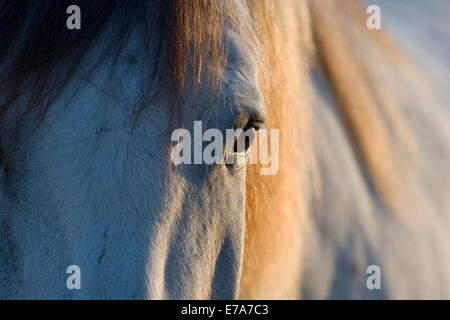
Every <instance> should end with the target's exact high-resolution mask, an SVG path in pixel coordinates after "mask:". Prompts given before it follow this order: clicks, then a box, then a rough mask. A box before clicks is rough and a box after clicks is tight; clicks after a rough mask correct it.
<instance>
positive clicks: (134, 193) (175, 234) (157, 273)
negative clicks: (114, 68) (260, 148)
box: [0, 33, 264, 298]
mask: <svg viewBox="0 0 450 320" xmlns="http://www.w3.org/2000/svg"><path fill="white" fill-rule="evenodd" d="M228 36H229V40H228V41H229V52H228V65H227V69H226V70H224V73H223V85H222V90H221V94H220V98H219V99H218V102H217V100H216V104H217V105H216V106H215V107H214V108H212V107H211V106H210V105H207V104H208V103H209V101H210V100H208V99H206V98H204V97H207V96H208V90H210V89H209V87H208V86H206V85H201V87H200V89H199V91H198V93H197V94H196V96H195V97H196V98H195V101H194V102H193V103H192V105H194V106H195V108H192V107H186V108H185V109H184V114H183V115H182V121H181V122H182V125H183V127H184V128H185V129H187V130H188V131H189V132H190V133H191V135H192V141H194V139H195V138H194V129H193V128H194V120H199V121H202V126H203V128H202V129H203V131H204V130H205V129H207V128H217V129H219V130H220V131H221V132H223V136H224V138H225V129H227V128H233V127H234V128H244V127H245V126H246V125H248V123H249V121H250V120H253V121H259V122H261V121H263V120H264V114H263V110H262V103H261V102H262V101H261V95H260V92H259V90H258V87H257V85H256V72H255V66H254V63H253V60H252V58H251V57H250V54H249V52H248V51H247V50H246V49H244V46H243V44H242V43H241V41H240V40H239V38H238V37H237V36H235V35H234V34H232V33H229V35H228ZM134 49H135V48H134ZM134 49H133V48H130V49H129V48H127V49H126V50H125V52H124V54H123V58H120V59H119V62H118V63H119V66H120V68H119V70H120V77H119V78H118V81H119V82H120V86H121V88H119V89H120V90H118V89H116V90H115V91H114V92H105V91H102V90H101V88H102V82H103V81H104V79H105V78H106V75H105V73H103V72H102V70H101V69H100V70H98V71H96V72H95V73H94V74H93V75H92V77H91V79H90V80H89V81H84V82H83V85H82V87H81V88H78V87H77V88H78V89H77V90H75V91H72V90H71V89H70V88H68V89H67V90H66V92H64V94H63V96H62V97H61V98H59V99H58V101H57V103H55V104H54V105H53V106H52V108H51V109H50V111H49V113H48V114H47V116H46V118H45V120H44V122H43V123H42V125H41V126H40V127H39V128H38V129H37V131H36V132H35V133H34V134H33V135H32V136H31V137H29V138H28V140H27V142H26V144H25V145H24V146H23V147H22V148H21V149H20V151H19V152H18V154H17V157H16V158H17V160H16V161H15V162H14V163H12V165H11V170H10V171H9V172H8V174H7V175H6V176H5V177H4V179H5V181H6V183H5V184H4V185H3V186H2V187H1V188H3V192H2V194H3V195H6V196H5V197H4V196H2V198H1V199H0V200H1V202H2V208H7V211H6V210H5V212H7V217H6V218H5V219H3V220H2V224H1V228H2V232H0V234H1V235H2V236H3V237H7V239H6V238H5V239H1V240H2V241H1V243H2V245H3V246H4V247H5V248H4V249H5V250H3V251H2V250H0V270H6V272H4V274H6V279H7V280H6V281H4V280H3V278H0V288H6V289H3V292H2V291H1V290H0V295H2V294H6V295H8V294H12V295H13V296H15V295H16V296H18V297H20V296H28V297H42V298H44V297H56V298H64V297H66V298H69V297H78V298H208V297H216V298H234V297H236V295H237V291H238V287H239V286H238V283H239V276H240V270H241V263H242V253H243V244H244V204H245V175H246V173H245V172H246V168H245V166H237V167H236V165H224V164H213V165H206V164H204V163H202V164H181V165H178V166H176V165H174V164H172V165H171V167H172V168H170V169H169V163H170V160H169V159H170V155H169V152H168V149H169V144H170V135H169V136H168V135H167V130H168V129H167V128H168V124H169V115H168V111H167V110H168V108H167V104H168V100H165V98H163V96H160V98H158V101H157V102H155V106H154V107H153V108H149V109H148V110H146V111H145V112H144V113H143V114H142V116H141V117H140V118H139V120H138V121H137V122H136V123H134V122H133V121H131V120H128V119H130V114H131V112H132V111H133V105H134V103H133V97H134V96H135V92H136V91H137V88H139V85H140V84H141V83H140V82H141V81H142V79H140V77H139V72H138V71H139V68H141V66H140V65H139V63H136V59H137V61H138V60H139V53H137V54H136V52H138V51H136V50H134ZM131 55H132V59H129V58H130V56H131ZM130 61H132V62H134V63H136V64H133V63H131V64H130ZM69 98H70V99H69ZM110 99H111V100H110ZM187 99H190V98H189V97H187ZM118 100H120V103H119V104H118V103H117V101H118ZM191 100H193V99H191ZM108 101H114V107H108ZM99 106H101V107H99ZM132 128H133V130H134V131H133V134H131V132H132ZM193 143H194V142H193ZM224 143H225V139H224ZM224 152H225V151H224ZM193 157H194V148H192V158H193ZM225 157H226V155H225ZM3 204H4V206H3ZM2 211H4V210H2ZM0 248H1V247H0ZM2 252H6V253H5V254H4V253H2ZM2 255H5V257H2ZM69 265H77V266H79V267H80V270H81V290H69V289H68V288H67V287H66V279H67V278H68V277H69V274H67V273H66V269H67V267H68V266H69ZM2 268H3V269H2ZM4 283H6V284H4Z"/></svg>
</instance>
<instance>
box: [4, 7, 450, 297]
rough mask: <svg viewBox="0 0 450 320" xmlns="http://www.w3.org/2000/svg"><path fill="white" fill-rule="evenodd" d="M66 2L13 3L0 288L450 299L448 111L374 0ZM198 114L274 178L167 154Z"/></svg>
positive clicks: (49, 293)
mask: <svg viewBox="0 0 450 320" xmlns="http://www.w3.org/2000/svg"><path fill="white" fill-rule="evenodd" d="M70 2H71V1H66V0H61V1H52V0H47V1H40V2H39V4H34V3H31V2H26V3H23V4H22V5H21V6H15V5H11V2H10V1H6V0H5V1H0V25H2V26H6V27H5V28H4V29H2V30H0V42H1V43H2V47H1V48H0V168H1V171H0V298H5V299H11V298H12V299H14V298H15V299H20V298H58V299H71V298H80V299H116V298H124V299H185V298H190V299H201V298H203V299H209V298H221V299H222V298H230V299H232V298H299V297H301V296H302V295H303V296H304V297H310V298H335V297H337V298H357V297H363V298H399V297H400V298H402V297H421V298H422V297H423V298H429V297H447V298H448V297H449V296H450V281H449V279H450V272H449V270H450V268H448V264H449V261H450V260H449V259H448V256H449V246H448V244H449V243H450V242H449V241H446V240H445V239H448V234H450V233H449V232H448V230H449V228H448V226H449V224H448V212H450V211H449V208H450V205H449V203H448V200H447V199H446V195H447V194H448V191H449V190H450V189H449V181H450V179H449V178H448V176H447V174H446V173H445V172H444V171H445V168H446V165H447V164H448V160H449V159H450V151H449V149H448V145H449V144H448V141H450V135H449V134H448V130H447V129H444V128H448V127H449V126H447V124H448V118H447V117H448V114H447V115H445V114H446V113H445V112H442V110H440V109H439V108H437V107H432V106H434V104H430V105H429V106H430V107H429V109H425V108H423V109H421V106H423V105H427V102H429V101H430V100H427V99H428V98H429V97H430V92H429V91H428V90H429V89H430V88H429V87H427V85H428V83H429V82H428V81H426V80H424V79H422V78H421V76H420V75H418V73H417V72H416V70H415V69H414V68H413V67H411V65H410V64H409V63H408V61H406V60H405V59H404V58H403V57H402V55H401V54H399V53H398V51H396V50H395V49H394V46H393V45H392V44H391V42H389V40H388V38H386V37H385V35H384V33H383V32H382V31H374V32H369V31H368V29H367V28H365V10H364V7H363V6H361V3H360V2H358V1H352V0H348V1H347V0H345V1H339V0H310V1H308V0H297V1H296V0H216V1H210V2H208V5H205V4H204V1H202V0H190V1H184V0H176V1H173V2H169V1H167V2H165V1H139V0H130V1H127V2H123V1H111V2H108V3H106V2H104V1H94V0H89V1H87V0H86V1H77V3H78V5H79V7H80V9H81V12H82V15H81V17H82V18H81V19H82V20H81V29H80V30H77V29H75V30H68V29H67V28H66V18H67V14H66V9H67V7H68V6H69V5H71V4H72V3H70ZM393 70H395V72H393ZM310 89H313V90H310ZM310 91H311V92H312V93H313V94H312V95H311V97H310V98H309V97H308V92H310ZM411 93H414V94H415V95H414V96H413V95H412V94H411ZM417 97H420V98H421V99H423V100H418V98H417ZM418 102H421V103H418ZM194 121H202V123H203V124H205V125H204V129H208V128H216V129H219V130H220V131H221V132H225V130H226V129H229V128H241V129H248V128H250V129H251V128H254V129H255V130H256V129H258V128H259V127H261V126H262V124H263V123H265V124H266V126H267V127H269V128H275V129H279V131H280V137H279V144H280V145H279V151H280V159H279V160H280V165H279V172H277V174H276V175H274V176H260V175H259V174H258V173H259V172H260V171H259V168H260V166H256V167H252V166H249V165H248V166H243V167H242V166H238V167H235V166H233V165H231V166H230V165H227V164H212V165H205V164H182V165H174V164H173V163H171V161H170V151H171V148H172V147H173V144H172V142H171V132H172V131H173V130H174V129H176V128H184V129H187V130H188V131H190V132H193V131H194V130H193V129H194V128H193V126H194ZM249 147H251V146H246V150H243V151H242V152H238V153H239V155H238V156H240V157H243V158H244V157H246V155H247V151H248V148H249ZM224 150H226V151H225V153H226V152H228V151H229V150H228V149H227V148H224ZM238 151H240V150H238ZM241 153H242V154H241ZM227 155H228V154H224V155H223V158H224V159H225V158H227ZM255 168H256V170H254V169H255ZM436 168H437V170H436ZM442 239H444V240H442ZM369 265H377V266H380V268H381V272H382V275H381V277H382V278H381V279H382V286H381V289H380V290H369V288H368V287H367V285H366V278H367V277H368V275H367V274H366V270H367V267H368V266H369ZM73 266H76V267H73ZM67 271H69V272H74V273H73V274H68V273H67ZM73 277H77V278H76V280H74V281H75V282H73V283H71V280H72V279H75V278H73Z"/></svg>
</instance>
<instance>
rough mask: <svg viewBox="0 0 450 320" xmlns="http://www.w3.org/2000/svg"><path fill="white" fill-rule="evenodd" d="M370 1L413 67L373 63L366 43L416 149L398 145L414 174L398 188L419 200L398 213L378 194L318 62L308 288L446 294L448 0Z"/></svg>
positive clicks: (367, 295)
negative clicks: (373, 282)
mask: <svg viewBox="0 0 450 320" xmlns="http://www.w3.org/2000/svg"><path fill="white" fill-rule="evenodd" d="M365 4H366V5H371V4H375V5H378V6H379V7H380V9H381V24H382V28H383V30H384V31H385V32H386V33H387V34H388V37H389V38H390V40H391V42H392V43H394V44H395V46H396V47H397V48H398V49H399V52H400V53H401V54H402V55H404V56H405V57H406V59H407V60H408V63H409V64H410V65H411V66H413V67H412V68H411V70H413V71H411V72H410V73H409V72H407V73H404V72H403V71H402V72H400V71H399V70H400V69H404V65H396V64H395V63H392V64H391V65H390V68H385V67H384V66H381V65H378V64H377V62H378V60H377V57H378V56H377V53H376V50H375V49H374V50H370V51H367V52H364V49H361V50H360V52H361V54H362V56H363V57H366V58H367V59H369V64H370V65H371V70H369V72H370V75H371V77H372V78H373V79H375V81H378V83H381V84H382V87H383V90H386V92H389V93H390V94H391V96H394V97H395V100H396V104H397V105H398V111H399V118H401V119H402V121H404V123H405V127H407V130H408V131H409V133H408V134H410V135H411V136H412V137H413V138H412V141H414V147H413V149H414V152H411V153H405V152H403V151H400V150H402V148H403V147H404V146H402V145H399V146H398V149H397V150H398V153H399V154H400V153H403V155H402V156H400V158H402V159H403V160H401V161H400V164H401V167H402V170H403V171H404V172H407V173H408V174H407V175H408V176H411V177H413V178H411V179H409V180H403V181H402V188H404V189H405V190H408V191H411V192H412V193H413V194H414V199H413V200H414V204H413V202H412V201H411V202H410V203H411V207H410V208H408V209H405V208H404V209H402V215H401V217H398V216H396V215H395V214H394V213H393V212H392V211H391V210H390V209H389V208H387V207H386V206H385V205H384V204H383V202H382V201H380V199H379V195H377V193H376V192H374V190H373V186H372V185H371V183H370V181H369V180H370V179H368V178H367V172H366V170H365V168H364V166H363V165H361V162H360V160H359V157H358V154H357V152H356V151H355V150H354V147H353V146H352V144H351V143H349V141H350V140H351V138H349V136H348V132H347V131H346V129H345V125H343V120H342V119H341V116H340V114H339V112H338V111H337V107H336V103H335V101H334V99H333V98H332V96H333V95H332V93H331V89H330V88H329V87H328V84H327V83H326V81H325V80H324V77H323V75H322V74H321V71H320V70H314V68H313V70H312V72H311V77H312V78H313V81H314V83H315V85H314V88H313V89H312V90H313V97H314V98H313V99H314V141H315V149H316V150H315V152H316V156H317V158H318V163H319V168H318V170H319V176H320V178H319V183H320V186H319V188H318V189H319V190H320V191H319V192H317V193H316V195H315V197H314V201H313V203H312V208H313V210H312V211H313V212H314V213H313V217H312V221H313V222H312V224H311V226H310V227H309V231H308V235H307V236H306V237H305V238H306V241H307V244H306V254H305V258H304V259H305V264H306V267H305V270H304V274H303V280H302V297H303V298H306V299H352V298H363V299H436V298H441V299H450V118H449V113H450V65H449V61H450V19H449V17H450V1H448V0H428V1H427V0H371V1H365ZM358 45H359V44H358V43H355V46H358ZM370 59H372V60H370ZM370 61H372V63H371V62H370ZM397 67H398V69H397ZM392 140H395V139H394V136H393V139H392ZM417 204H418V205H417ZM370 265H375V266H379V268H380V270H381V288H380V289H374V290H369V289H368V287H367V282H366V280H367V278H368V277H369V276H370V275H371V274H372V272H369V273H368V270H367V268H368V266H370Z"/></svg>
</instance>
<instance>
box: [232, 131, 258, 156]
mask: <svg viewBox="0 0 450 320" xmlns="http://www.w3.org/2000/svg"><path fill="white" fill-rule="evenodd" d="M255 137H256V130H255V129H254V128H253V127H250V128H246V129H245V130H243V131H242V132H241V133H240V134H239V136H238V137H237V138H236V141H235V142H234V146H233V152H236V153H248V151H249V150H250V147H251V145H252V144H253V141H254V140H255Z"/></svg>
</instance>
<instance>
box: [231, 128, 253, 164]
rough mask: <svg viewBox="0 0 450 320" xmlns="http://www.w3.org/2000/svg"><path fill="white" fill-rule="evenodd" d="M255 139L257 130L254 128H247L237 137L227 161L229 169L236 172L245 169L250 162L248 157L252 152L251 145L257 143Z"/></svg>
mask: <svg viewBox="0 0 450 320" xmlns="http://www.w3.org/2000/svg"><path fill="white" fill-rule="evenodd" d="M255 137H256V130H255V128H253V127H250V128H245V129H244V130H243V131H242V132H241V133H240V134H239V136H237V138H236V140H235V141H234V145H233V148H232V149H231V152H230V153H229V154H228V156H227V159H226V164H227V166H228V168H230V169H232V170H233V171H234V172H236V171H238V170H240V169H242V168H244V167H245V165H246V164H247V160H248V157H247V155H248V153H249V152H250V147H251V145H252V144H253V142H254V141H255Z"/></svg>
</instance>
